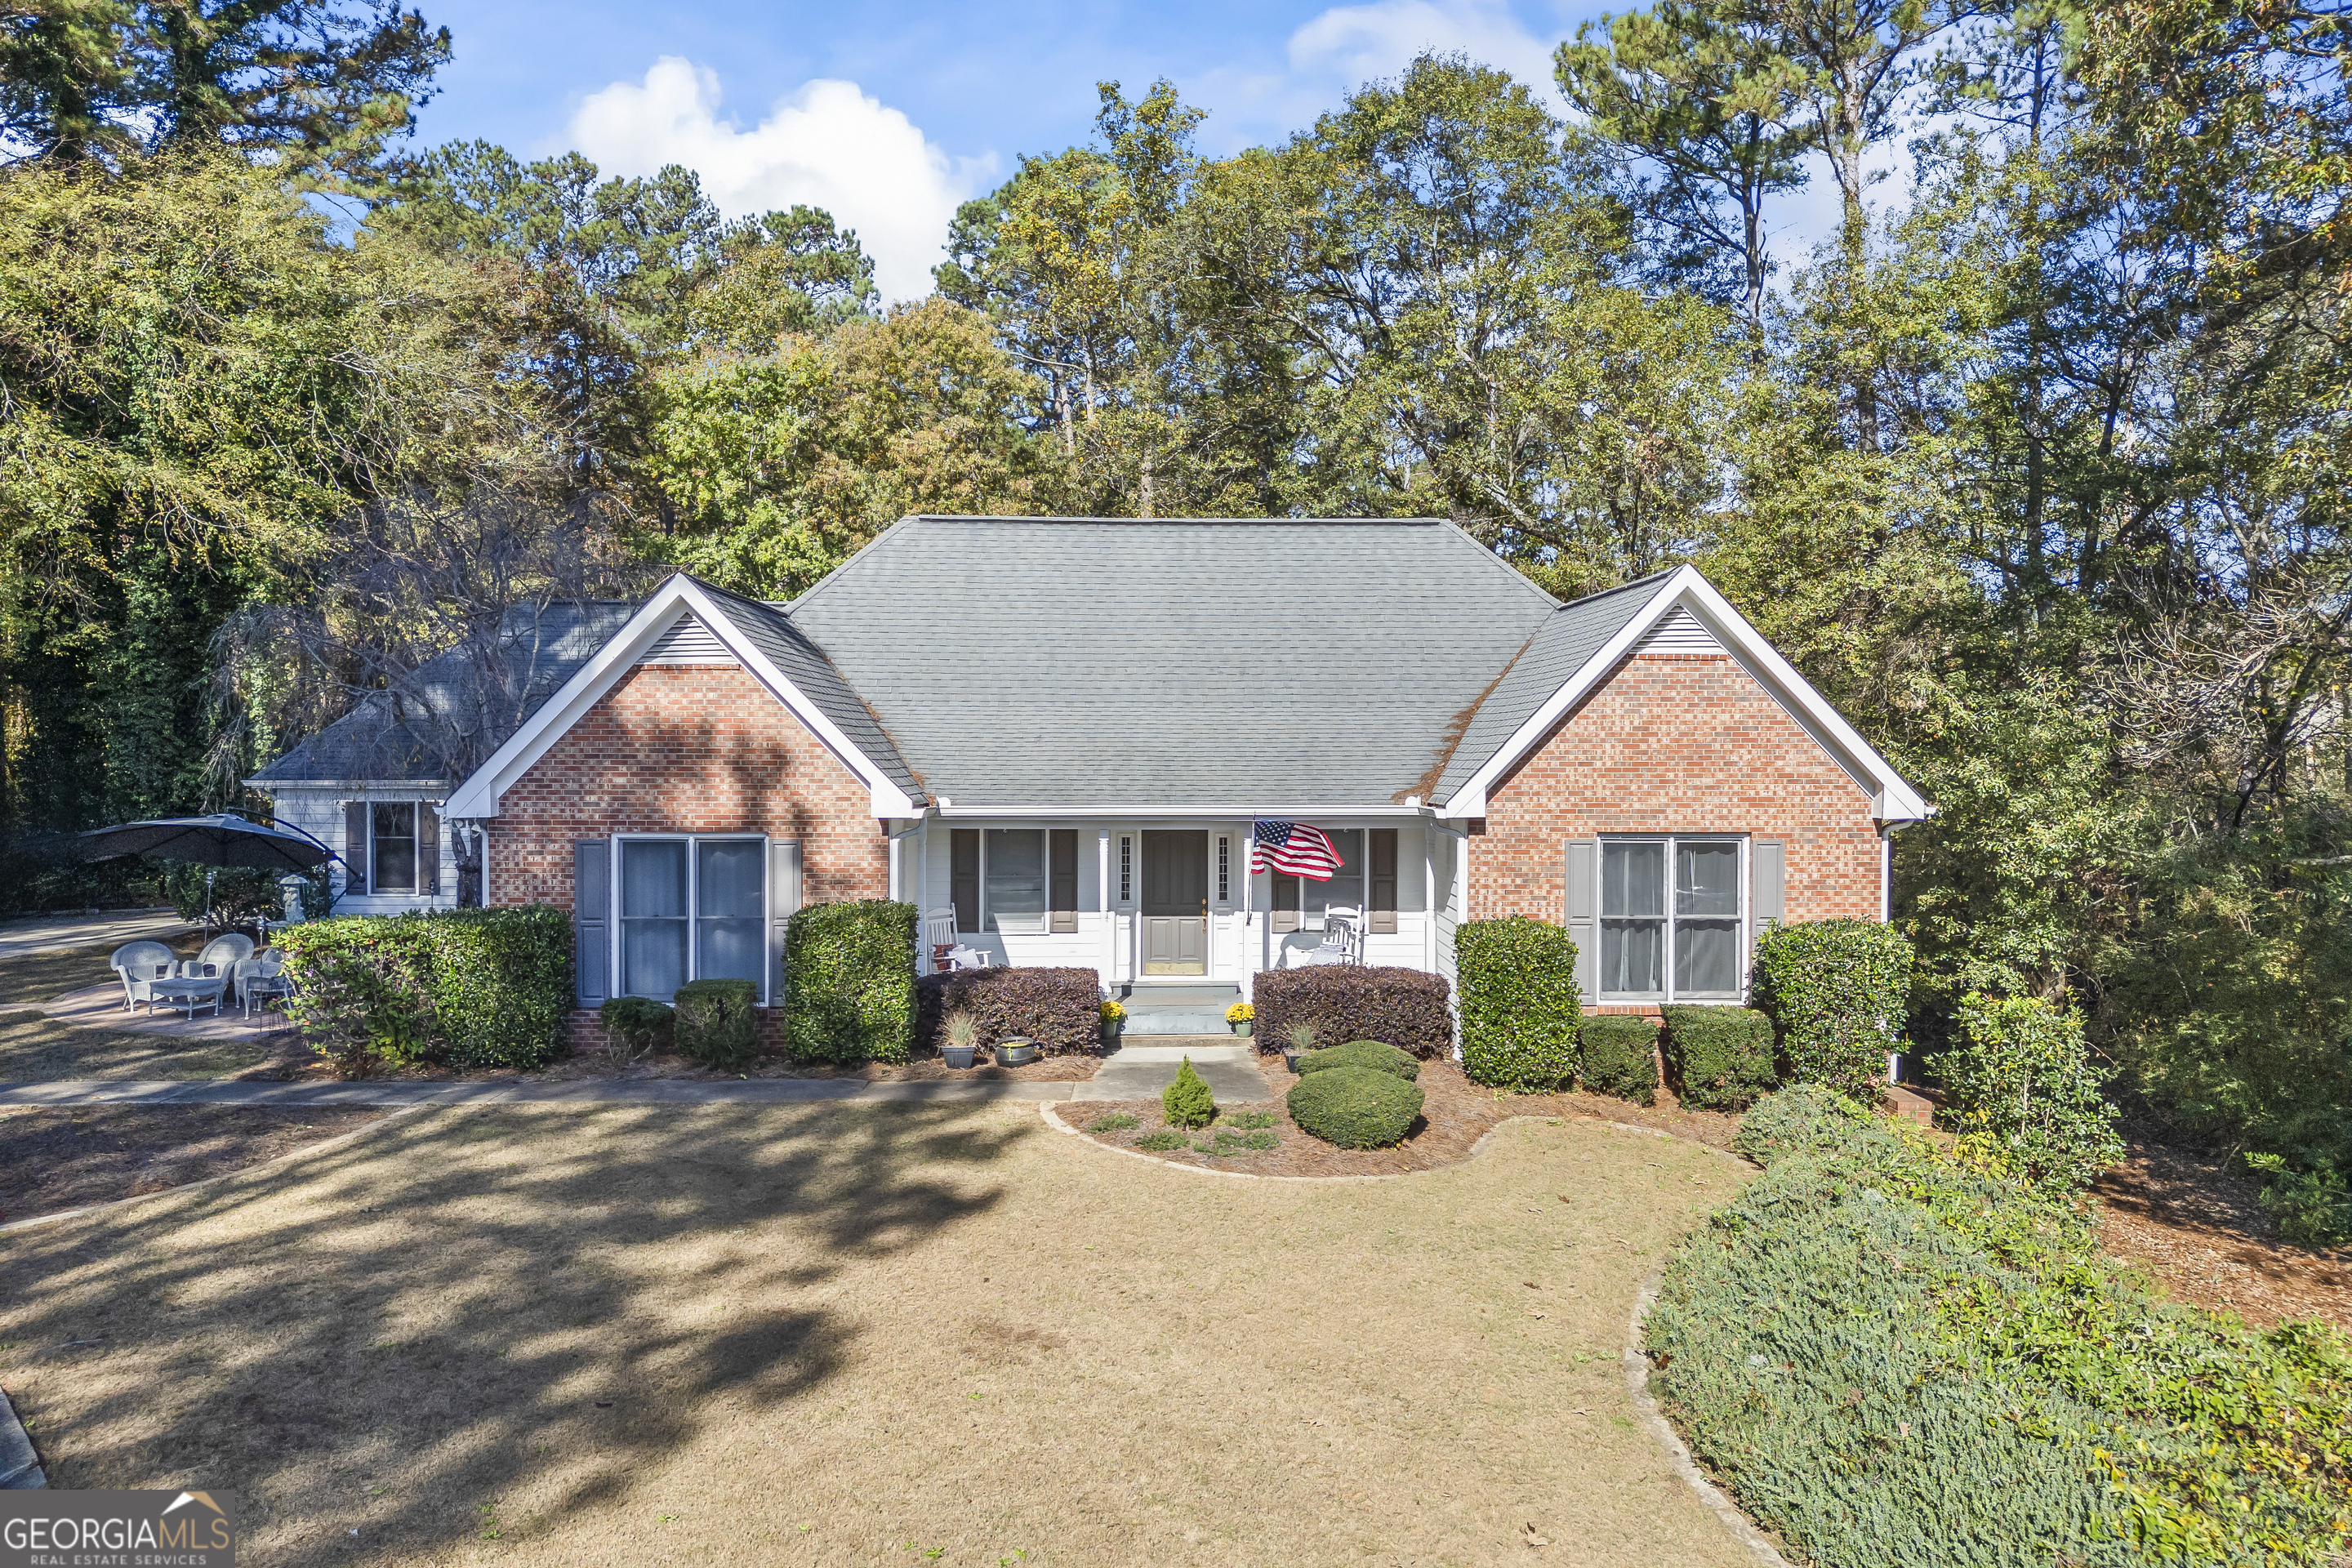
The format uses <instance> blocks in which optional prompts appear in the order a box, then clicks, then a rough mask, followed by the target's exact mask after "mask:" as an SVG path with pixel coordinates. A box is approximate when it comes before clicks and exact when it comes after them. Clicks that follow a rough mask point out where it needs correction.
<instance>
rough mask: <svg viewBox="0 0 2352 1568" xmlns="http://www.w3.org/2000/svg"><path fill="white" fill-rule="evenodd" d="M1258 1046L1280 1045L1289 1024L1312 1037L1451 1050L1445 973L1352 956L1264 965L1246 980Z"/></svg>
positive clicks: (1417, 1052) (1425, 1052)
mask: <svg viewBox="0 0 2352 1568" xmlns="http://www.w3.org/2000/svg"><path fill="white" fill-rule="evenodd" d="M1251 991H1252V994H1253V995H1252V1000H1253V1003H1254V1005H1255V1008H1256V1016H1255V1024H1256V1030H1255V1038H1256V1039H1257V1040H1258V1041H1259V1046H1258V1048H1259V1049H1260V1050H1265V1051H1273V1050H1278V1049H1280V1048H1281V1047H1282V1046H1283V1044H1284V1043H1285V1042H1286V1041H1288V1040H1289V1038H1290V1030H1291V1028H1292V1026H1295V1025H1300V1024H1304V1025H1306V1026H1307V1027H1308V1028H1310V1029H1313V1030H1314V1031H1315V1037H1316V1038H1317V1039H1318V1040H1386V1041H1388V1042H1389V1043H1390V1044H1391V1045H1394V1046H1397V1047H1401V1048H1402V1049H1404V1050H1407V1051H1410V1052H1412V1054H1413V1055H1414V1056H1417V1057H1433V1056H1436V1055H1437V1054H1438V1053H1439V1052H1441V1051H1445V1052H1450V1051H1452V1050H1453V1049H1454V1018H1453V1015H1452V1014H1450V1013H1449V1012H1448V1011H1447V1010H1446V1005H1445V1000H1446V996H1447V995H1448V994H1449V991H1450V988H1449V987H1448V986H1447V985H1446V984H1445V978H1444V976H1443V975H1438V974H1424V973H1422V972H1421V971H1420V970H1418V969H1395V968H1388V967H1383V966H1381V965H1371V966H1366V965H1363V964H1354V963H1325V964H1318V965H1316V966H1314V967H1313V968H1310V969H1270V970H1267V971H1266V972H1265V973H1263V974H1260V975H1259V976H1258V977H1257V978H1256V979H1255V981H1253V982H1252V983H1251Z"/></svg>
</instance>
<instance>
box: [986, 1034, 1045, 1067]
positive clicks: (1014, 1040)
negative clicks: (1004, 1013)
mask: <svg viewBox="0 0 2352 1568" xmlns="http://www.w3.org/2000/svg"><path fill="white" fill-rule="evenodd" d="M1036 1059H1037V1042H1036V1041H1034V1040H1029V1039H1024V1038H1023V1037H1020V1036H1019V1035H1013V1036H1011V1037H1007V1038H1005V1039H1002V1040H999V1041H997V1042H996V1065H997V1066H998V1067H1001V1068H1017V1067H1020V1066H1022V1065H1023V1064H1024V1063H1027V1062H1034V1061H1035V1060H1036Z"/></svg>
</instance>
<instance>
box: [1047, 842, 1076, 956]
mask: <svg viewBox="0 0 2352 1568" xmlns="http://www.w3.org/2000/svg"><path fill="white" fill-rule="evenodd" d="M1045 849H1046V854H1047V858H1048V859H1049V860H1050V862H1051V864H1050V865H1049V866H1048V867H1047V868H1046V877H1045V880H1046V883H1047V885H1048V886H1049V887H1050V888H1051V889H1052V894H1053V896H1052V898H1051V899H1050V900H1048V903H1049V907H1050V908H1051V910H1052V911H1053V916H1054V918H1053V921H1051V924H1052V927H1053V929H1054V930H1055V931H1076V930H1077V929H1078V830H1077V829H1076V828H1075V827H1056V828H1055V829H1053V830H1052V831H1051V832H1049V833H1047V834H1046V835H1045Z"/></svg>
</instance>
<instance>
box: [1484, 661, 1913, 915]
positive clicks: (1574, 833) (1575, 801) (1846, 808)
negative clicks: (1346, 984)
mask: <svg viewBox="0 0 2352 1568" xmlns="http://www.w3.org/2000/svg"><path fill="white" fill-rule="evenodd" d="M1666 829H1674V830H1677V831H1682V832H1692V833H1702V832H1706V833H1748V834H1752V835H1754V836H1755V837H1758V838H1777V839H1780V840H1781V841H1782V842H1783V843H1785V844H1787V845H1788V847H1789V851H1788V853H1789V894H1788V918H1789V919H1790V920H1791V921H1814V920H1827V919H1830V918H1832V917H1833V916H1838V915H1859V916H1863V917H1864V918H1867V919H1871V920H1875V919H1877V918H1878V912H1879V887H1878V882H1879V864H1880V863H1879V844H1878V831H1877V826H1876V825H1875V824H1874V822H1873V821H1872V820H1871V816H1870V794H1869V792H1868V791H1866V790H1864V788H1863V787H1862V785H1860V784H1856V783H1855V782H1854V781H1853V778H1852V777H1851V776H1850V775H1848V774H1847V773H1846V772H1845V770H1844V769H1843V768H1841V767H1840V766H1838V764H1837V763H1836V762H1835V761H1834V760H1833V759H1832V757H1831V756H1830V754H1829V753H1828V752H1825V751H1823V750H1822V748H1821V746H1820V745H1819V744H1817V743H1816V742H1814V740H1813V738H1812V737H1811V735H1808V734H1807V733H1806V732H1805V731H1804V730H1803V729H1802V728H1801V726H1800V725H1799V724H1798V723H1797V721H1795V720H1794V719H1791V718H1790V716H1789V714H1788V712H1787V711H1786V710H1783V709H1782V708H1781V707H1780V703H1778V702H1777V701H1775V700H1773V698H1772V696H1771V694H1770V693H1769V692H1768V691H1766V690H1765V689H1764V688H1763V687H1761V686H1759V684H1757V682H1756V681H1755V679H1753V678H1751V677H1750V676H1749V675H1748V672H1747V671H1745V670H1743V669H1741V668H1739V667H1738V665H1737V664H1735V663H1733V662H1732V660H1731V659H1730V658H1729V657H1728V656H1727V655H1723V654H1640V655H1636V656H1635V657H1634V658H1630V659H1628V660H1626V662H1625V663H1624V665H1623V666H1622V667H1621V668H1619V669H1618V671H1617V672H1616V673H1615V674H1614V675H1612V676H1611V677H1610V678H1609V679H1608V680H1607V681H1605V682H1604V683H1603V684H1602V685H1601V689H1599V690H1597V691H1595V692H1593V693H1592V694H1591V696H1589V697H1587V698H1586V699H1585V700H1584V701H1583V703H1582V704H1580V706H1579V707H1578V708H1577V709H1576V710H1575V711H1574V712H1572V713H1570V715H1569V716H1568V717H1567V718H1566V719H1565V720H1563V721H1561V723H1560V726H1559V728H1558V729H1557V730H1555V731H1552V734H1551V737H1550V738H1549V740H1547V741H1545V742H1544V743H1543V744H1542V745H1541V746H1539V747H1538V748H1537V750H1536V751H1535V752H1533V753H1532V754H1531V755H1529V756H1528V759H1527V760H1526V761H1525V762H1523V763H1520V764H1519V766H1518V767H1517V769H1515V770H1513V771H1512V772H1511V773H1509V774H1507V776H1506V777H1505V778H1504V779H1503V781H1502V782H1501V783H1500V784H1497V785H1496V787H1495V788H1494V789H1492V790H1490V791H1488V792H1487V796H1486V832H1485V834H1483V835H1481V836H1477V837H1471V838H1470V839H1468V840H1466V842H1467V844H1468V846H1469V853H1470V879H1469V887H1468V892H1469V905H1470V908H1469V913H1470V918H1471V919H1473V920H1491V919H1494V918H1496V917H1498V916H1502V915H1518V914H1523V915H1534V916H1536V917H1537V918H1538V919H1540V920H1547V921H1559V920H1560V919H1561V918H1562V916H1563V914H1564V912H1565V909H1564V905H1565V900H1566V890H1565V889H1564V888H1563V887H1562V886H1561V879H1562V877H1563V875H1564V871H1563V868H1562V865H1561V845H1562V844H1563V843H1564V842H1565V841H1567V840H1569V839H1570V838H1589V837H1593V836H1595V835H1597V834H1602V833H1648V832H1659V831H1664V830H1666Z"/></svg>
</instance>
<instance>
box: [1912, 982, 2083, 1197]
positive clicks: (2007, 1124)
mask: <svg viewBox="0 0 2352 1568" xmlns="http://www.w3.org/2000/svg"><path fill="white" fill-rule="evenodd" d="M1959 1022H1960V1041H1959V1044H1958V1046H1957V1047H1954V1048H1953V1049H1951V1050H1949V1051H1947V1052H1945V1053H1944V1054H1943V1055H1942V1056H1940V1057H1938V1058H1936V1070H1937V1076H1938V1077H1939V1079H1940V1080H1941V1081H1942V1084H1943V1087H1944V1089H1945V1090H1946V1091H1947V1093H1948V1096H1949V1099H1950V1104H1949V1107H1948V1110H1947V1112H1946V1116H1947V1118H1948V1121H1949V1122H1950V1124H1951V1127H1952V1131H1956V1132H1958V1134H1959V1135H1960V1144H1961V1147H1962V1148H1964V1149H1967V1150H1969V1152H1972V1153H1974V1154H1977V1155H1979V1156H1981V1157H1984V1158H1988V1159H1990V1160H1994V1161H1997V1162H1999V1163H2000V1165H2001V1166H2002V1167H2003V1168H2004V1169H2006V1170H2008V1171H2009V1172H2011V1173H2013V1174H2015V1175H2016V1176H2018V1177H2019V1178H2021V1180H2023V1181H2025V1182H2027V1183H2030V1184H2032V1185H2033V1186H2035V1187H2038V1188H2040V1189H2042V1191H2043V1192H2045V1193H2048V1194H2051V1195H2053V1196H2065V1195H2067V1194H2074V1193H2078V1192H2080V1191H2082V1190H2083V1189H2084V1187H2087V1186H2089V1185H2090V1184H2092V1183H2093V1182H2095V1181H2096V1180H2097V1179H2098V1175H2099V1173H2100V1172H2102V1171H2104V1170H2105V1169H2107V1168H2108V1167H2109V1166H2111V1165H2113V1164H2115V1163H2116V1162H2117V1161H2119V1160H2121V1159H2122V1158H2123V1157H2124V1144H2123V1140H2122V1139H2121V1138H2119V1137H2117V1136H2116V1108H2115V1107H2114V1106H2112V1105H2110V1104H2108V1103H2107V1102H2106V1100H2104V1099H2102V1098H2101V1097H2100V1094H2099V1075H2098V1073H2097V1072H2096V1071H2095V1070H2094V1069H2093V1068H2092V1066H2091V1057H2090V1052H2089V1050H2088V1049H2087V1048H2086V1047H2084V1044H2083V1020H2082V1018H2081V1017H2080V1016H2078V1015H2076V1014H2075V1013H2074V1012H2073V1011H2072V1010H2071V1009H2067V1008H2059V1007H2053V1006H2051V1005H2049V1004H2048V1003H2046V1002H2043V1001H2042V1000H2040V999H2039V998H2037V997H2032V996H2007V997H1996V996H1987V995H1985V994H1982V993H1980V992H1970V993H1969V995H1968V996H1967V997H1966V998H1964V999H1963V1000H1962V1001H1961V1003H1960V1019H1959Z"/></svg>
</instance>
